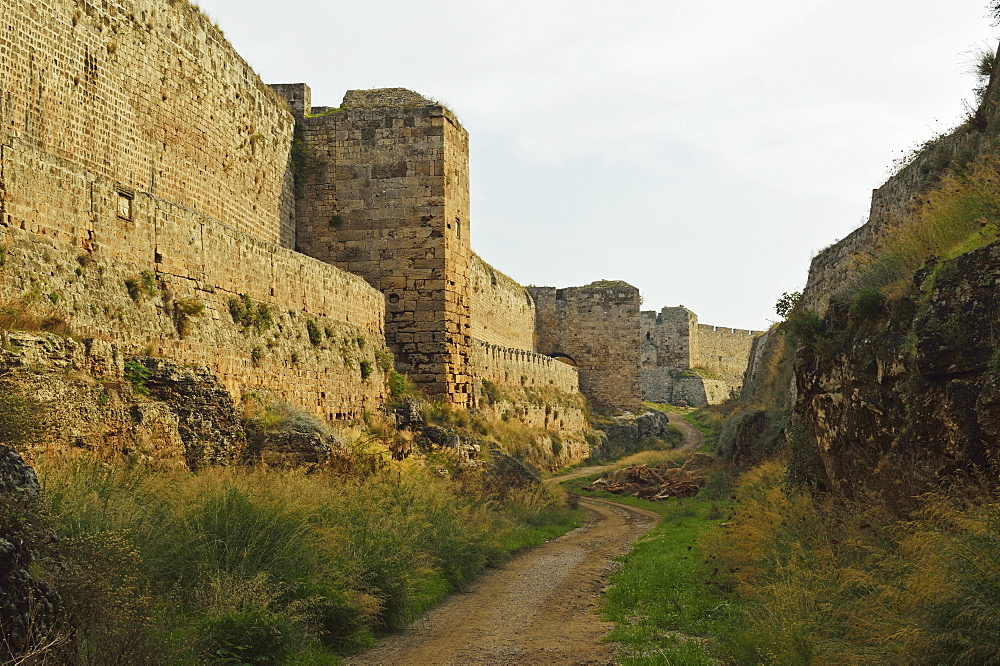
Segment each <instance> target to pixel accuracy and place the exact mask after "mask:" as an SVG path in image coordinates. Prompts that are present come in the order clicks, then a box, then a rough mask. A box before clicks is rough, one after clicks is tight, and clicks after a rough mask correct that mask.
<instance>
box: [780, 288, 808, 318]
mask: <svg viewBox="0 0 1000 666" xmlns="http://www.w3.org/2000/svg"><path fill="white" fill-rule="evenodd" d="M801 298H802V292H801V291H793V292H787V291H786V292H785V293H783V294H782V295H781V298H779V299H778V302H777V303H776V304H775V305H774V310H775V312H777V313H778V316H779V317H781V318H782V319H787V318H788V315H789V314H791V312H792V310H794V309H795V306H796V305H798V303H799V300H800V299H801Z"/></svg>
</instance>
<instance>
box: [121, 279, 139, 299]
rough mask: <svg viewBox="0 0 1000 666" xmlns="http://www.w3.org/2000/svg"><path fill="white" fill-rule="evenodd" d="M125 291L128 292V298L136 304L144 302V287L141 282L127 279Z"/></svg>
mask: <svg viewBox="0 0 1000 666" xmlns="http://www.w3.org/2000/svg"><path fill="white" fill-rule="evenodd" d="M125 291H127V292H128V297H129V298H131V299H132V300H133V301H135V302H136V303H140V302H142V286H141V284H140V282H139V280H137V279H135V278H125Z"/></svg>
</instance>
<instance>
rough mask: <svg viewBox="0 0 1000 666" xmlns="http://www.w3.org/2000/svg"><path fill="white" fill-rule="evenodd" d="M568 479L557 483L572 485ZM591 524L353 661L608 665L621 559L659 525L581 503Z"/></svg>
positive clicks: (601, 504)
mask: <svg viewBox="0 0 1000 666" xmlns="http://www.w3.org/2000/svg"><path fill="white" fill-rule="evenodd" d="M564 479H565V477H560V478H559V480H564ZM580 505H581V506H583V507H585V508H587V510H588V511H590V512H591V515H590V518H589V519H588V520H587V522H586V524H584V525H583V526H582V527H579V528H577V529H575V530H573V531H572V532H570V533H568V534H566V535H565V536H562V537H559V538H558V539H553V540H552V541H550V542H548V543H547V544H544V545H542V546H539V547H538V548H534V549H532V550H530V551H528V552H527V553H525V554H524V555H521V556H520V557H518V558H516V559H514V560H511V561H510V562H508V563H506V564H504V565H502V566H501V567H498V568H497V569H492V570H489V571H487V572H486V573H485V574H484V575H483V576H482V577H480V578H479V579H478V580H477V581H476V582H475V583H473V584H472V585H471V586H470V588H469V589H468V590H467V591H466V592H463V593H459V594H455V595H452V596H451V597H450V598H448V599H447V600H445V601H444V603H442V604H441V605H440V606H438V607H437V608H434V609H433V610H431V611H429V612H428V613H427V614H426V615H424V617H422V618H421V619H419V620H417V621H416V622H414V623H413V624H412V625H410V626H409V627H407V628H406V629H405V630H404V631H402V632H401V633H399V634H395V635H392V636H389V637H387V638H385V639H383V640H382V641H380V642H379V645H378V646H377V647H375V648H374V649H372V650H369V651H368V652H365V653H364V654H361V655H358V656H356V657H354V658H352V659H349V660H347V663H348V664H421V665H424V664H607V663H610V662H611V660H612V658H613V656H614V647H613V646H612V645H610V644H607V643H602V642H601V639H602V637H603V636H604V635H605V634H606V633H607V632H608V631H609V630H610V629H611V626H612V625H611V624H610V623H608V622H602V621H601V619H600V617H599V616H598V615H597V608H598V605H599V603H600V595H601V592H602V591H603V590H604V588H605V586H606V584H607V578H608V575H609V574H610V573H611V572H612V571H613V569H614V566H615V565H614V562H613V559H614V558H615V557H617V556H618V555H621V554H622V553H624V552H625V551H627V550H628V548H629V547H630V546H631V544H632V542H633V541H635V540H636V539H638V538H639V537H640V536H641V535H642V534H644V533H645V532H646V531H648V530H650V529H651V528H652V527H653V526H655V525H656V523H657V521H659V516H658V515H657V514H655V513H652V512H650V511H643V510H642V509H635V508H633V507H628V506H622V505H618V504H613V503H611V502H605V501H603V500H596V499H592V498H582V499H581V500H580Z"/></svg>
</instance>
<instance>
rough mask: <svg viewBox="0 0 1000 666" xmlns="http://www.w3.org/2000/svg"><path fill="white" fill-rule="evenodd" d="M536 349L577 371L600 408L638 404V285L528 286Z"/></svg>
mask: <svg viewBox="0 0 1000 666" xmlns="http://www.w3.org/2000/svg"><path fill="white" fill-rule="evenodd" d="M528 291H529V292H530V293H531V295H532V297H533V298H534V299H535V307H536V313H535V340H536V349H537V351H538V352H540V353H543V354H545V355H547V356H554V357H556V358H563V359H565V360H567V361H568V362H570V363H572V364H574V365H576V366H577V367H578V368H579V371H580V390H581V391H582V392H583V394H584V395H586V396H587V397H588V398H589V399H590V400H592V401H593V402H594V403H596V404H597V405H600V406H603V407H611V408H616V409H626V410H631V411H635V410H638V409H639V408H640V406H641V392H642V383H641V367H640V366H641V361H642V352H641V346H640V323H639V306H640V302H641V299H640V298H639V290H638V289H636V288H635V287H633V286H632V285H630V284H628V283H626V282H621V281H603V282H595V283H592V284H589V285H587V286H584V287H569V288H566V289H556V288H555V287H529V288H528Z"/></svg>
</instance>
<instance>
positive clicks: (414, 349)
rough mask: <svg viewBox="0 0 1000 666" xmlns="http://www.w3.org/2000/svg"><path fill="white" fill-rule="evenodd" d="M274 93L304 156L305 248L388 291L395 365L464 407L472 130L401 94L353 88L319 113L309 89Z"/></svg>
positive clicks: (300, 208)
mask: <svg viewBox="0 0 1000 666" xmlns="http://www.w3.org/2000/svg"><path fill="white" fill-rule="evenodd" d="M275 89H276V90H278V91H279V92H280V93H281V94H282V95H285V96H286V97H287V98H288V99H289V103H290V105H291V106H292V109H293V112H294V113H295V114H296V116H297V118H298V123H299V124H298V128H297V130H296V133H297V135H298V136H299V137H301V141H302V146H303V148H304V150H305V153H306V156H305V160H304V161H305V163H306V168H304V169H303V170H302V172H301V173H300V174H299V177H300V183H301V185H300V191H299V194H300V196H299V197H298V199H297V206H296V217H297V221H298V236H297V241H298V247H299V249H300V250H301V251H302V252H304V253H306V254H308V255H310V256H313V257H316V258H318V259H320V260H322V261H326V262H329V263H331V264H334V265H336V266H338V267H340V268H342V269H344V270H347V271H350V272H351V273H355V274H357V275H361V276H362V277H364V278H365V279H366V280H367V281H368V282H369V284H371V285H372V286H373V287H375V288H376V289H378V290H379V291H381V292H382V293H383V294H385V297H386V302H387V319H386V330H387V339H388V341H389V344H390V346H391V348H392V350H393V352H394V355H395V357H396V363H397V369H398V370H399V371H401V372H406V373H407V374H408V375H409V376H410V378H411V379H412V380H413V381H414V382H415V383H416V384H417V385H418V386H419V387H420V388H422V389H423V390H425V391H426V392H427V393H429V394H431V395H437V396H441V397H443V398H445V399H447V400H449V401H450V402H452V403H455V404H460V405H462V404H467V402H468V399H469V398H468V394H469V391H470V388H471V387H470V379H469V376H468V372H467V364H468V349H469V342H468V340H469V335H470V329H471V323H470V315H469V307H470V306H469V262H470V256H471V250H470V249H469V175H468V174H469V167H468V134H467V133H466V132H465V130H464V129H463V128H462V126H461V125H460V124H459V123H458V120H457V119H456V118H455V116H454V114H452V113H451V111H449V110H448V109H446V108H445V107H443V106H441V105H439V104H437V103H435V102H432V101H430V100H427V99H425V98H423V97H422V96H420V95H418V94H417V93H414V92H411V91H408V90H405V89H401V88H390V89H382V90H354V91H349V92H348V93H347V95H346V96H345V97H344V102H343V104H342V106H340V107H337V108H333V109H329V108H318V109H315V110H314V109H313V108H312V107H311V95H310V94H309V90H308V87H307V86H305V85H304V84H282V85H278V86H275ZM314 111H315V113H314Z"/></svg>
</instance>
